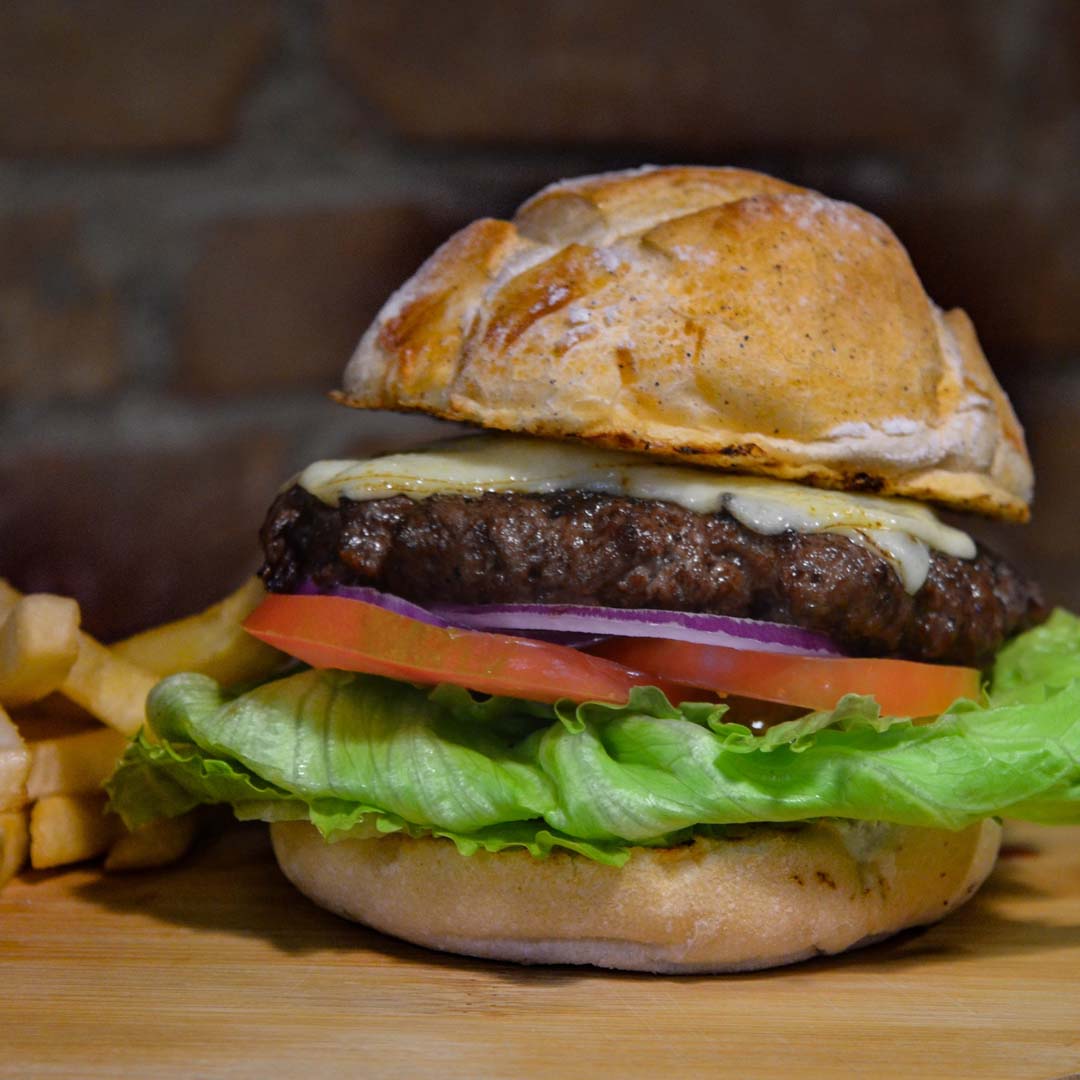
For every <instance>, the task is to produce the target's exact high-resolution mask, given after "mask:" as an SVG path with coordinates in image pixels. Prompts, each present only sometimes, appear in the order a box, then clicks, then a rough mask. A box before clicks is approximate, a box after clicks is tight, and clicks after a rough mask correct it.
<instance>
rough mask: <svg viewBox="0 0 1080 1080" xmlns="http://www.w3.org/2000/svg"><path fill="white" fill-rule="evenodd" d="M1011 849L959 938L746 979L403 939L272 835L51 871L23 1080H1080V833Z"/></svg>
mask: <svg viewBox="0 0 1080 1080" xmlns="http://www.w3.org/2000/svg"><path fill="white" fill-rule="evenodd" d="M1008 844H1009V846H1008V847H1007V848H1006V850H1005V854H1004V857H1003V858H1002V860H1001V862H1000V863H999V866H998V869H997V870H996V871H995V873H994V876H993V877H992V878H991V880H990V882H989V883H988V885H987V887H986V888H985V889H984V891H983V892H982V893H980V895H979V896H978V897H977V898H976V900H974V901H973V902H972V903H970V904H969V905H968V906H967V907H966V908H964V909H962V910H961V911H960V912H958V913H957V914H956V915H954V916H953V917H952V918H950V919H948V920H947V921H946V922H944V923H943V924H941V925H939V926H937V927H934V928H931V929H929V930H925V931H918V932H910V933H908V934H906V935H904V936H902V937H901V938H900V939H896V940H893V941H892V942H889V943H886V944H882V945H878V946H875V947H873V948H870V949H866V950H863V951H861V952H858V953H852V954H848V955H846V956H843V957H840V958H838V959H833V960H815V961H812V962H810V963H806V964H802V965H797V966H795V967H791V968H786V969H780V970H777V971H773V972H766V973H761V974H756V975H741V976H732V977H715V976H712V977H697V976H695V977H682V978H668V977H655V976H641V975H612V974H605V973H602V972H597V971H593V970H589V969H576V968H567V967H563V968H520V967H515V966H509V965H503V964H495V963H489V962H484V961H472V960H467V959H462V958H455V957H446V956H441V955H438V954H434V953H429V952H426V951H424V950H422V949H418V948H413V947H411V946H408V945H404V944H400V943H396V942H393V941H390V940H388V939H386V938H383V937H380V936H379V935H377V934H374V933H371V932H369V931H367V930H364V929H362V928H359V927H355V926H353V925H351V924H348V923H345V922H342V921H340V920H338V919H336V918H334V917H333V916H331V915H329V914H326V913H325V912H322V911H320V910H318V909H317V908H315V907H314V906H312V905H311V904H309V903H308V902H307V901H306V900H304V899H303V898H302V897H300V896H299V895H298V894H296V893H294V892H293V891H292V890H291V888H290V887H289V886H288V885H287V884H286V883H285V881H284V879H283V878H281V877H280V875H279V874H278V872H277V870H276V867H275V865H274V863H273V861H272V857H271V855H270V852H269V847H268V844H267V841H266V838H265V833H264V831H263V830H262V828H261V827H255V826H251V827H242V828H238V829H236V830H234V831H231V832H229V833H226V834H225V835H222V836H219V837H217V838H215V839H214V840H212V841H210V842H208V843H206V844H204V846H203V848H202V849H201V850H200V851H199V852H198V853H197V854H196V855H194V856H193V857H192V858H191V859H189V860H188V861H187V862H186V863H184V864H183V865H181V866H177V867H173V868H170V869H168V870H165V871H159V872H153V873H144V874H138V875H129V876H125V877H102V876H101V875H100V874H98V872H97V871H95V870H92V869H77V870H72V871H69V872H66V873H59V874H43V873H39V874H30V875H27V876H26V877H24V878H23V879H22V880H19V881H17V882H15V883H13V884H12V885H10V886H9V887H8V888H7V889H6V890H5V891H4V892H3V894H0V1075H2V1076H4V1077H19V1078H23V1077H31V1076H64V1077H68V1076H80V1077H84V1076H88V1077H127V1076H153V1077H162V1076H168V1077H173V1076H183V1077H192V1076H228V1077H237V1078H239V1077H259V1078H260V1080H265V1078H266V1077H267V1076H269V1075H275V1076H281V1075H290V1076H295V1075H302V1076H305V1077H317V1076H344V1075H351V1076H364V1077H384V1076H401V1077H412V1076H422V1077H428V1076H438V1077H441V1078H446V1077H511V1076H526V1077H532V1076H559V1077H564V1076H566V1077H575V1076H585V1077H590V1078H593V1077H598V1076H604V1077H612V1078H614V1077H638V1076H641V1077H645V1076H650V1077H680V1076H705V1075H708V1076H731V1077H784V1078H785V1080H789V1078H791V1077H795V1076H798V1077H816V1076H824V1077H830V1076H856V1077H874V1078H877V1077H881V1078H889V1077H904V1078H906V1080H910V1078H913V1077H948V1078H950V1080H957V1078H965V1077H980V1078H982V1077H1005V1078H1009V1080H1018V1078H1026V1077H1030V1078H1032V1080H1036V1078H1037V1080H1051V1078H1056V1077H1063V1076H1066V1075H1068V1074H1075V1075H1080V828H1068V829H1035V828H1031V827H1023V828H1020V827H1018V828H1015V829H1011V830H1010V834H1009V837H1008Z"/></svg>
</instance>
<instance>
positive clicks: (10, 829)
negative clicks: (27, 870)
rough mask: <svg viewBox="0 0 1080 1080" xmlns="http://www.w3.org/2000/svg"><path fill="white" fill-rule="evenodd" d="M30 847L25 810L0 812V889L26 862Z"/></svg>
mask: <svg viewBox="0 0 1080 1080" xmlns="http://www.w3.org/2000/svg"><path fill="white" fill-rule="evenodd" d="M29 848H30V830H29V828H28V827H27V822H26V811H25V810H8V811H5V812H4V813H0V889H2V888H3V887H4V886H5V885H6V884H7V883H8V882H9V881H10V880H11V879H12V878H13V877H14V876H15V875H16V874H17V873H18V872H19V871H20V870H21V869H22V868H23V864H24V863H25V862H26V853H27V851H28V850H29Z"/></svg>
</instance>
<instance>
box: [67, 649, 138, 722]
mask: <svg viewBox="0 0 1080 1080" xmlns="http://www.w3.org/2000/svg"><path fill="white" fill-rule="evenodd" d="M157 681H158V679H157V676H156V675H153V674H151V673H150V672H149V671H145V670H144V669H143V668H141V667H137V666H136V665H135V664H131V663H128V661H127V660H121V659H120V658H119V657H117V656H113V654H112V653H111V652H109V650H108V649H107V648H105V646H104V645H102V644H100V643H99V642H97V641H95V640H94V639H93V638H92V637H90V635H89V634H82V635H81V638H80V641H79V658H78V660H76V661H75V665H74V666H73V667H72V669H71V671H70V672H68V677H67V678H66V679H65V680H64V681H63V683H62V684H61V686H60V691H61V693H63V694H64V695H66V696H67V697H69V698H71V700H72V701H74V702H76V703H77V704H79V705H81V706H82V707H83V708H84V709H86V711H87V712H89V713H92V714H93V715H94V716H96V717H97V718H98V719H99V720H101V721H102V722H103V723H106V724H108V725H109V727H111V728H115V729H116V730H117V731H122V732H123V733H124V734H125V735H134V734H135V732H136V731H138V730H139V728H140V727H142V724H143V720H144V719H145V717H146V695H147V694H149V693H150V691H151V689H152V688H153V686H154V684H155V683H156V682H157Z"/></svg>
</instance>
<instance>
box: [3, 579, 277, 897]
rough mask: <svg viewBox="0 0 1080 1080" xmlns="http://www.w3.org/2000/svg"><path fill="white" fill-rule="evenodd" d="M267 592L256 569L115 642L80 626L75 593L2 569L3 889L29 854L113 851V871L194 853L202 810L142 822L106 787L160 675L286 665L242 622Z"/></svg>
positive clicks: (63, 856) (82, 856)
mask: <svg viewBox="0 0 1080 1080" xmlns="http://www.w3.org/2000/svg"><path fill="white" fill-rule="evenodd" d="M263 595H264V593H263V589H262V585H261V584H260V583H259V581H258V580H257V579H255V578H252V579H251V580H250V581H248V582H245V584H244V585H242V586H241V587H240V588H239V589H238V590H237V591H236V592H234V593H233V594H232V595H230V596H228V597H226V599H225V600H223V601H221V602H220V603H218V604H215V605H214V606H213V607H211V608H208V609H207V610H206V611H203V612H201V613H200V614H198V615H192V616H190V617H188V618H186V619H180V620H178V621H177V622H172V623H166V624H165V625H164V626H158V627H155V628H154V629H151V630H147V631H145V632H143V633H141V634H136V635H135V636H134V637H131V638H128V639H127V640H125V641H122V642H119V643H117V644H115V645H112V646H105V645H102V644H101V643H100V642H98V641H95V640H94V638H92V637H90V635H89V634H86V633H84V632H83V631H82V630H80V629H79V623H80V614H79V606H78V604H77V603H76V602H75V601H74V600H71V599H69V598H68V597H63V596H51V595H46V594H35V595H29V596H23V595H22V594H21V593H19V592H18V591H17V590H16V589H14V588H12V587H11V586H10V585H9V584H8V583H7V582H6V581H4V580H3V579H2V578H0V888H2V887H3V886H4V884H6V882H8V881H9V880H10V879H11V878H12V877H14V876H15V875H16V874H17V873H18V872H19V871H20V870H21V869H22V867H23V866H24V864H25V863H26V862H27V860H29V863H30V865H31V867H33V868H34V869H35V870H44V869H48V868H52V867H56V866H64V865H66V864H68V863H74V862H82V861H84V860H86V859H95V858H99V857H101V856H104V865H105V869H106V870H136V869H143V868H148V867H154V866H164V865H166V864H167V863H170V862H174V861H175V860H176V859H179V858H181V857H182V856H183V855H184V853H185V852H186V851H187V850H188V848H189V847H190V846H191V843H192V841H193V839H194V837H195V832H196V818H195V816H194V815H193V814H188V815H186V816H184V817H180V818H174V819H170V820H163V821H157V822H152V823H151V824H149V825H145V826H143V827H142V828H140V829H136V830H135V831H133V832H132V831H129V830H128V829H126V828H125V827H124V825H123V823H122V822H121V821H120V819H119V818H117V817H116V816H115V815H113V814H110V813H108V812H107V810H106V799H105V794H104V792H103V791H102V785H103V784H104V783H105V781H106V780H107V779H108V778H109V776H110V775H111V774H112V771H113V768H114V766H115V765H116V762H117V759H118V758H119V757H120V755H121V754H122V753H123V750H124V747H125V746H126V745H127V741H128V738H129V737H130V736H131V735H134V734H135V732H137V731H138V730H139V728H140V727H141V726H142V723H143V718H144V715H145V704H146V696H147V694H148V693H149V692H150V689H151V688H152V687H153V686H154V684H155V683H156V682H157V681H158V679H159V678H161V677H163V676H165V675H172V674H175V673H176V672H179V671H198V672H202V673H204V674H207V675H210V676H212V677H213V678H215V679H217V680H218V681H219V682H222V683H225V684H226V685H227V684H230V683H240V682H248V681H253V680H256V679H261V678H264V677H266V676H267V675H269V674H271V673H273V672H274V671H275V670H276V669H277V668H279V667H280V666H281V663H282V660H283V657H282V655H281V653H279V652H277V651H276V650H274V649H271V648H270V647H269V646H267V645H264V644H262V643H261V642H259V641H256V640H255V639H254V638H252V637H250V636H249V635H248V634H246V633H245V632H244V630H243V628H242V626H241V624H242V623H243V620H244V618H245V617H246V616H247V615H248V614H249V612H251V611H252V610H253V609H254V608H255V607H256V605H257V604H258V603H259V602H260V600H261V599H262V597H263Z"/></svg>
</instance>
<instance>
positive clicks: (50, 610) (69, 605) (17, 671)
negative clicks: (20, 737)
mask: <svg viewBox="0 0 1080 1080" xmlns="http://www.w3.org/2000/svg"><path fill="white" fill-rule="evenodd" d="M78 655H79V605H78V604H77V603H76V602H75V601H74V600H71V599H69V598H68V597H66V596H49V595H47V594H45V593H40V594H36V595H32V596H24V597H22V598H21V599H20V600H19V601H18V602H17V603H16V604H15V606H14V607H13V608H12V609H11V611H10V612H9V613H8V615H7V618H6V619H4V621H3V624H2V625H0V702H2V703H3V704H4V705H25V704H27V703H28V702H31V701H37V700H38V699H39V698H43V697H45V696H46V695H47V694H51V693H52V692H53V691H54V690H55V689H56V688H57V687H58V686H59V685H60V684H61V683H62V682H63V681H64V678H65V677H66V675H67V673H68V672H69V671H70V670H71V665H72V664H74V663H75V658H76V657H77V656H78Z"/></svg>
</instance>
